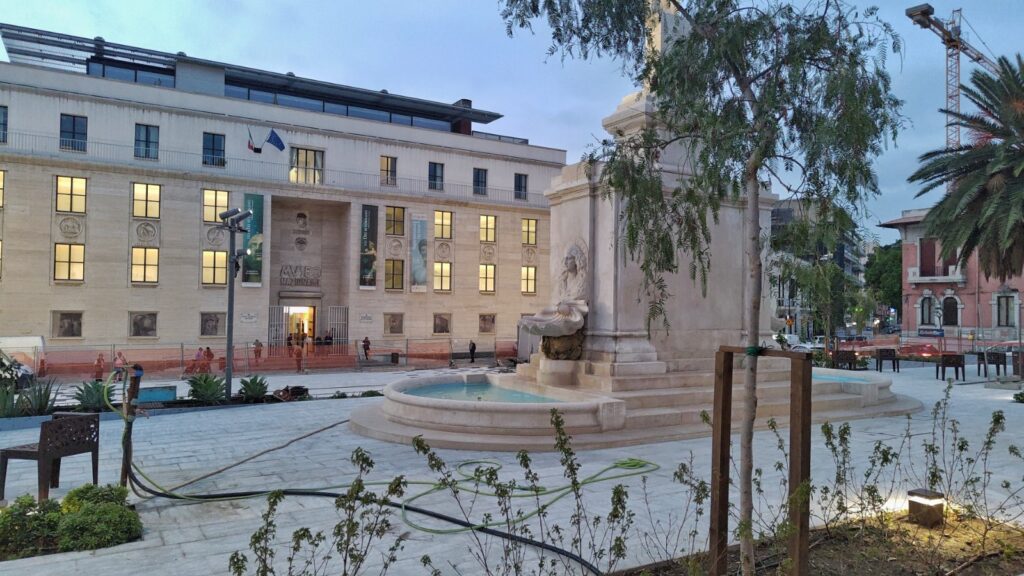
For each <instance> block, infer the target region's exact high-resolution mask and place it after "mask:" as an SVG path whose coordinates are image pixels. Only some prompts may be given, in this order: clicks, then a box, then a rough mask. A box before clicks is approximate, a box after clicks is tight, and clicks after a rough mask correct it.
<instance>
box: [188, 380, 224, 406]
mask: <svg viewBox="0 0 1024 576" xmlns="http://www.w3.org/2000/svg"><path fill="white" fill-rule="evenodd" d="M188 397H189V398H191V399H193V400H196V401H198V402H200V403H202V404H208V405H214V404H223V403H224V400H225V398H224V379H223V378H218V377H217V376H214V375H212V374H197V375H195V376H193V377H191V378H189V379H188Z"/></svg>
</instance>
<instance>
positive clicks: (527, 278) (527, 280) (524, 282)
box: [519, 266, 537, 294]
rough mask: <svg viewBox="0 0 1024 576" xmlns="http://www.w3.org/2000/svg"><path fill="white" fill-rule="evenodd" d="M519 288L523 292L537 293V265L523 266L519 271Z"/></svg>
mask: <svg viewBox="0 0 1024 576" xmlns="http://www.w3.org/2000/svg"><path fill="white" fill-rule="evenodd" d="M519 289H520V290H521V291H522V293H523V294H536V293H537V267H536V266H523V269H522V272H521V273H520V281H519Z"/></svg>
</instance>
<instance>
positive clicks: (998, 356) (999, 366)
mask: <svg viewBox="0 0 1024 576" xmlns="http://www.w3.org/2000/svg"><path fill="white" fill-rule="evenodd" d="M989 364H991V365H993V366H995V367H996V376H1001V375H1002V374H1003V373H1004V372H1006V371H1007V370H1006V354H1005V353H1004V352H985V378H988V365H989Z"/></svg>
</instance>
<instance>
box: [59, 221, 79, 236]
mask: <svg viewBox="0 0 1024 576" xmlns="http://www.w3.org/2000/svg"><path fill="white" fill-rule="evenodd" d="M57 229H58V230H60V233H61V235H62V236H64V237H65V238H78V237H79V236H81V235H82V221H81V220H80V219H78V218H75V217H74V216H65V217H64V218H61V219H60V222H58V223H57Z"/></svg>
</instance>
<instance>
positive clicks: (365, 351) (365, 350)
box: [363, 336, 370, 360]
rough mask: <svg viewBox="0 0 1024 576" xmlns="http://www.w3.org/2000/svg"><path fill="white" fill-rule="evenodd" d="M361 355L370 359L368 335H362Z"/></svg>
mask: <svg viewBox="0 0 1024 576" xmlns="http://www.w3.org/2000/svg"><path fill="white" fill-rule="evenodd" d="M363 356H364V357H366V359H367V360H369V359H370V337H369V336H363Z"/></svg>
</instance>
